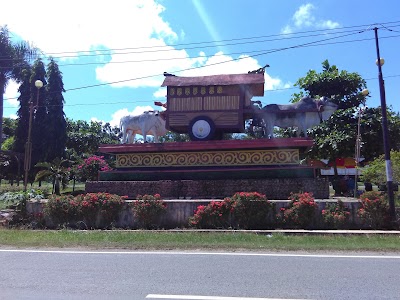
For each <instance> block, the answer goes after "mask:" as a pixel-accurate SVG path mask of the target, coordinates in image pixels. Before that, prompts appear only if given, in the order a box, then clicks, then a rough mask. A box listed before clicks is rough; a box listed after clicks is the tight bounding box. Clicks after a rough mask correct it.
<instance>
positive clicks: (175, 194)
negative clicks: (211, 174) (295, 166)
mask: <svg viewBox="0 0 400 300" xmlns="http://www.w3.org/2000/svg"><path fill="white" fill-rule="evenodd" d="M85 191H86V192H87V193H97V192H108V193H111V194H117V195H120V196H128V197H129V198H132V199H135V198H136V196H137V195H138V194H140V195H144V194H149V195H154V194H160V195H161V197H162V198H163V199H179V198H185V199H194V198H197V199H223V198H225V197H231V196H233V195H234V194H235V193H236V192H259V193H261V194H265V195H266V197H267V198H268V199H276V200H278V199H285V200H286V199H288V197H289V195H290V193H291V192H293V193H299V192H311V193H313V195H314V197H315V198H317V199H328V198H329V182H328V180H327V179H325V178H282V179H241V180H232V179H230V180H158V181H90V182H86V186H85Z"/></svg>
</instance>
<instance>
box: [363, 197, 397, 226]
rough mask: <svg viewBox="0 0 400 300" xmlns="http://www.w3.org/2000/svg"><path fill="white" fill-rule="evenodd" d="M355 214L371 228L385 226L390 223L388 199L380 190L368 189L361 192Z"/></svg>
mask: <svg viewBox="0 0 400 300" xmlns="http://www.w3.org/2000/svg"><path fill="white" fill-rule="evenodd" d="M357 215H358V217H359V218H360V219H361V221H362V222H363V223H364V224H365V225H366V226H368V227H370V228H372V229H378V228H387V227H389V224H390V214H389V205H388V201H387V200H386V199H385V197H384V196H383V194H382V193H380V192H376V191H369V192H365V193H363V194H361V196H360V200H359V209H358V210H357Z"/></svg>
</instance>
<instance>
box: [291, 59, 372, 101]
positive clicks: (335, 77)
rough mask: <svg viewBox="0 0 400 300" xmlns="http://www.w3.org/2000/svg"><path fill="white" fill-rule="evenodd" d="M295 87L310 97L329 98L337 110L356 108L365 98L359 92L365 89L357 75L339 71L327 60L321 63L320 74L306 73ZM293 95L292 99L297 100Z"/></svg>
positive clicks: (296, 96) (364, 84)
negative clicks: (337, 107)
mask: <svg viewBox="0 0 400 300" xmlns="http://www.w3.org/2000/svg"><path fill="white" fill-rule="evenodd" d="M295 86H298V87H300V88H301V89H303V90H305V91H306V94H307V95H308V96H310V97H313V98H314V97H322V96H325V97H329V98H333V102H335V103H336V104H338V105H339V109H347V108H352V107H357V106H359V105H360V104H361V103H365V96H364V95H362V94H361V91H362V90H363V89H365V88H366V82H365V80H364V79H362V77H361V76H360V75H359V74H358V73H350V72H347V71H344V70H342V71H339V69H338V68H337V67H336V66H335V65H332V66H331V65H330V64H329V62H328V60H325V61H324V62H322V72H320V73H317V71H315V70H310V71H308V72H307V75H306V76H305V77H302V78H300V79H299V80H298V81H297V82H296V84H295ZM298 97H299V95H295V96H294V98H295V99H296V98H298Z"/></svg>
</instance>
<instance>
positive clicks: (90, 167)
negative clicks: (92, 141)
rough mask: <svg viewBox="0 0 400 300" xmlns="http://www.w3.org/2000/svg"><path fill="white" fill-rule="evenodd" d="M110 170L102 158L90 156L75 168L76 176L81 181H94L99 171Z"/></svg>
mask: <svg viewBox="0 0 400 300" xmlns="http://www.w3.org/2000/svg"><path fill="white" fill-rule="evenodd" d="M110 170H112V169H111V167H110V166H109V165H108V163H107V162H106V161H105V160H104V156H96V155H93V156H90V157H89V158H87V159H85V160H84V161H83V163H82V164H81V165H78V166H77V168H76V174H77V175H78V176H79V177H80V178H81V179H82V181H86V180H89V181H95V180H97V176H98V173H99V171H110Z"/></svg>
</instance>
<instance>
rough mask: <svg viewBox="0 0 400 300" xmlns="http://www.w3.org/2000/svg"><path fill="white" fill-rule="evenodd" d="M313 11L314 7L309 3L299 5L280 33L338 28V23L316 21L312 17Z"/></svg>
mask: <svg viewBox="0 0 400 300" xmlns="http://www.w3.org/2000/svg"><path fill="white" fill-rule="evenodd" d="M315 10H316V7H315V6H314V5H313V4H311V3H307V4H303V5H301V6H300V7H299V8H298V9H297V11H296V12H295V13H294V15H293V17H292V20H291V23H290V24H287V25H285V26H284V27H283V28H282V30H281V33H283V34H289V33H292V32H293V31H298V30H302V29H310V28H315V29H334V28H337V27H339V26H340V24H339V23H338V22H334V21H332V20H318V19H317V18H316V17H315V16H314V11H315Z"/></svg>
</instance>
